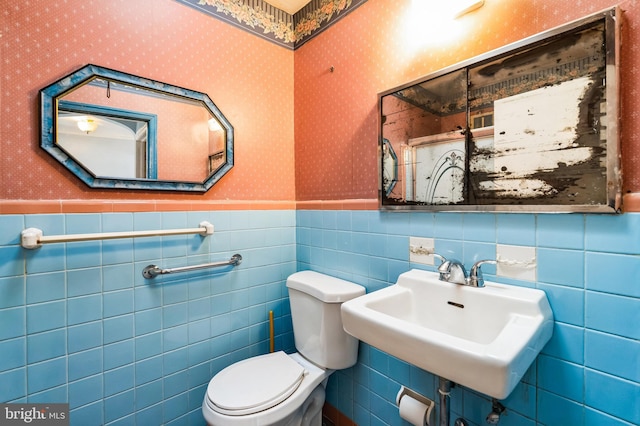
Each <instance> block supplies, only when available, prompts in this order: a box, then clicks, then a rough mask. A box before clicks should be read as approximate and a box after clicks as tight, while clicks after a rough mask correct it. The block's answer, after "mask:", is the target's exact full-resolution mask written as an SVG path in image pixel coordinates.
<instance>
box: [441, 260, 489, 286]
mask: <svg viewBox="0 0 640 426" xmlns="http://www.w3.org/2000/svg"><path fill="white" fill-rule="evenodd" d="M438 258H440V259H442V264H441V265H440V266H439V267H438V272H439V273H440V280H442V281H446V282H450V283H453V284H460V285H468V286H471V287H484V279H483V278H482V270H481V269H480V267H481V266H482V265H484V264H487V263H490V264H496V263H497V262H496V261H495V260H479V261H477V262H476V263H474V264H473V266H472V267H471V271H470V272H469V275H468V276H467V270H466V269H465V268H464V265H463V264H462V262H460V261H459V260H456V259H445V258H444V257H443V256H440V255H438Z"/></svg>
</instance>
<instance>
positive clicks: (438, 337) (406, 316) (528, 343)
mask: <svg viewBox="0 0 640 426" xmlns="http://www.w3.org/2000/svg"><path fill="white" fill-rule="evenodd" d="M342 322H343V325H344V329H345V330H346V331H347V333H349V334H351V335H352V336H354V337H357V338H358V339H360V340H362V341H363V342H366V343H368V344H370V345H372V346H374V347H376V348H378V349H380V350H382V351H385V352H387V353H389V354H391V355H393V356H395V357H397V358H399V359H401V360H404V361H406V362H408V363H410V364H413V365H415V366H417V367H420V368H422V369H424V370H426V371H429V372H431V373H433V374H435V375H438V376H440V377H442V378H445V379H447V380H450V381H452V382H455V383H458V384H460V385H462V386H466V387H468V388H470V389H473V390H476V391H478V392H481V393H483V394H486V395H489V396H491V397H494V398H497V399H504V398H506V397H507V396H508V395H509V394H510V393H511V391H512V390H513V388H514V387H515V386H516V385H517V384H518V382H519V381H520V379H522V376H523V374H524V373H525V372H526V371H527V369H528V368H529V366H530V365H531V363H532V362H533V361H534V360H535V358H536V356H537V355H538V353H540V350H542V348H543V347H544V345H545V344H546V343H547V342H548V341H549V339H550V338H551V335H552V333H553V313H552V312H551V307H550V306H549V302H548V300H547V296H546V294H545V293H544V292H543V291H542V290H537V289H531V288H523V287H517V286H512V285H503V284H498V283H492V282H488V281H485V286H484V287H480V288H479V287H470V286H463V285H458V284H452V283H448V282H444V281H440V279H439V274H438V273H435V272H429V271H421V270H411V271H409V272H406V273H404V274H402V275H400V277H399V278H398V282H397V283H396V284H395V285H392V286H389V287H387V288H384V289H382V290H378V291H375V292H372V293H369V294H366V295H364V296H361V297H357V298H355V299H352V300H350V301H348V302H345V303H343V304H342Z"/></svg>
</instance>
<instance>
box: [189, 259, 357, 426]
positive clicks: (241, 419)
mask: <svg viewBox="0 0 640 426" xmlns="http://www.w3.org/2000/svg"><path fill="white" fill-rule="evenodd" d="M287 288H288V290H289V300H290V303H291V320H292V323H293V334H294V341H295V346H296V349H297V350H298V352H296V353H293V354H286V353H285V352H282V351H280V352H274V353H270V354H265V355H259V356H255V357H252V358H248V359H245V360H242V361H239V362H236V363H235V364H232V365H230V366H228V367H226V368H224V369H223V370H222V371H220V372H219V373H218V374H216V375H215V376H214V377H213V378H212V379H211V381H210V382H209V386H208V387H207V392H206V394H205V397H204V401H203V403H202V413H203V415H204V418H205V420H206V421H207V424H209V425H212V426H261V425H278V426H321V425H322V406H323V405H324V399H325V387H326V384H327V381H328V379H329V376H330V375H331V373H333V371H335V370H336V369H343V368H348V367H351V366H352V365H354V364H355V363H356V360H357V355H358V340H357V339H355V338H354V337H352V336H350V335H349V334H347V333H346V332H345V331H344V328H343V327H342V319H341V315H340V305H341V304H342V303H343V302H346V301H347V300H351V299H353V298H354V297H358V296H361V295H363V294H365V289H364V287H362V286H359V285H357V284H354V283H351V282H349V281H344V280H341V279H338V278H334V277H330V276H328V275H324V274H320V273H317V272H312V271H303V272H296V273H295V274H292V275H291V276H290V277H289V278H288V279H287Z"/></svg>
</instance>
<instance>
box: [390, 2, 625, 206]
mask: <svg viewBox="0 0 640 426" xmlns="http://www.w3.org/2000/svg"><path fill="white" fill-rule="evenodd" d="M620 20H621V11H620V10H619V9H618V8H613V9H608V10H605V11H603V12H599V13H597V14H594V15H591V16H588V17H586V18H583V19H579V20H577V21H574V22H571V23H569V24H566V25H563V26H560V27H557V28H554V29H552V30H549V31H545V32H544V33H540V34H537V35H534V36H532V37H529V38H526V39H524V40H521V41H519V42H516V43H513V44H510V45H507V46H505V47H503V48H500V49H496V50H494V51H491V52H488V53H486V54H484V55H481V56H478V57H476V58H472V59H470V60H467V61H464V62H462V63H459V64H456V65H453V66H450V67H448V68H446V69H443V70H440V71H438V72H435V73H433V74H430V75H428V76H426V77H424V78H421V79H418V80H416V81H413V82H410V83H407V84H404V85H402V86H400V87H396V88H393V89H391V90H387V91H385V92H383V93H380V94H379V95H378V113H379V114H378V116H379V128H378V130H379V149H378V152H379V162H378V166H379V176H380V178H379V182H380V183H379V191H378V193H379V197H378V199H379V207H380V209H382V210H390V211H396V210H398V211H403V210H430V211H505V212H549V213H562V212H597V213H618V212H620V209H621V199H622V197H621V187H622V185H621V170H620V158H619V155H620V154H619V152H620V149H619V129H618V120H619V89H618V84H619V83H618V82H619V59H620V55H619V51H620V25H621V22H620ZM594 29H595V30H594ZM589 31H601V33H602V43H601V47H596V49H601V51H602V54H603V56H604V58H603V60H602V63H600V64H599V67H600V68H598V72H597V73H594V74H593V75H590V76H589V77H590V78H592V79H593V81H595V80H596V79H597V78H600V76H602V84H600V83H598V84H599V85H598V89H599V90H600V93H599V96H600V98H598V100H597V105H598V107H597V108H600V109H602V111H603V113H602V115H603V116H606V117H604V118H606V121H605V120H604V119H603V120H602V123H600V122H598V118H597V117H596V118H593V121H594V123H597V124H594V125H593V131H591V130H589V133H591V134H590V135H589V136H588V137H589V138H591V142H587V144H588V146H589V148H592V147H594V146H595V145H597V144H599V145H598V146H595V148H593V149H592V152H594V151H598V155H597V156H596V155H593V156H592V158H589V159H588V160H586V161H584V162H585V163H586V162H590V163H591V166H589V167H590V168H591V169H595V172H593V171H591V170H590V173H591V172H593V173H594V175H598V174H600V175H598V176H597V179H594V180H593V182H591V181H589V182H588V183H585V182H582V181H580V183H579V185H575V184H574V187H572V188H570V190H566V187H565V188H564V189H565V190H566V193H567V194H568V195H566V196H565V194H564V193H561V195H562V196H563V197H564V198H562V199H560V197H559V196H556V198H554V197H553V196H545V193H544V192H543V191H539V192H538V193H537V194H535V195H531V196H528V195H522V194H519V195H518V196H517V197H512V198H509V196H507V197H506V198H504V199H500V197H496V196H495V193H493V194H491V193H490V191H487V190H486V189H483V188H486V186H485V187H481V186H480V185H479V184H478V183H479V181H481V180H483V179H484V180H485V182H484V183H486V182H488V185H493V182H492V181H490V180H489V179H494V178H495V179H496V181H497V182H499V179H500V176H498V175H499V172H498V173H482V176H480V175H481V173H480V172H479V170H481V167H479V166H478V163H479V162H480V161H479V160H478V158H480V157H482V156H486V155H489V156H491V155H495V157H489V158H490V160H489V161H491V162H493V161H494V160H495V158H497V157H498V154H494V153H496V152H497V151H498V150H497V148H496V146H498V145H497V142H496V143H493V142H491V144H489V145H483V142H482V141H481V140H482V138H483V137H486V136H487V135H488V134H490V135H491V138H493V137H495V136H496V135H497V132H499V130H498V127H497V124H495V127H494V122H493V118H494V115H493V112H494V111H493V110H494V108H495V107H494V105H493V102H491V108H490V109H491V114H489V115H483V111H482V108H479V107H478V102H476V101H477V99H478V97H479V96H481V95H479V92H478V91H474V89H477V87H475V86H474V84H475V83H477V80H479V78H477V77H478V76H479V75H480V74H481V73H482V71H484V70H485V69H489V68H491V67H494V66H497V65H496V64H501V63H502V61H504V62H507V61H509V60H510V59H515V60H516V61H517V62H522V59H523V58H525V59H531V58H530V57H529V58H527V55H529V56H531V54H530V52H540V51H541V49H539V48H541V47H543V46H544V48H547V49H548V48H549V46H551V49H554V52H556V51H562V50H563V49H562V48H559V49H556V47H555V45H556V44H559V45H561V46H562V45H563V40H569V39H572V38H576V37H580V34H582V33H585V32H589ZM570 59H572V60H573V59H575V58H573V57H571V58H570ZM532 69H533V68H532ZM474 78H475V80H474ZM509 78H511V77H509ZM525 78H526V77H525ZM573 78H574V77H570V78H568V81H572V79H573ZM496 83H499V84H501V83H500V81H496ZM499 84H492V85H493V87H498V86H499ZM594 85H596V84H591V83H589V84H588V85H587V87H588V88H589V90H591V86H594ZM553 86H554V83H553V82H549V83H546V84H545V85H544V87H545V88H546V87H553ZM527 90H532V92H533V89H527ZM459 91H461V93H462V96H460V97H458V98H455V99H457V101H455V102H451V101H450V100H451V99H454V97H453V96H450V98H447V99H445V100H442V99H441V97H440V95H441V94H442V93H445V92H447V93H451V92H459ZM464 92H466V94H465V93H464ZM532 92H529V93H532ZM585 93H587V90H586V89H585ZM420 96H427V97H429V99H423V100H421V99H419V97H420ZM505 96H510V94H508V95H500V100H501V101H503V100H510V98H508V97H505ZM538 97H540V96H539V95H538ZM408 98H413V99H408ZM513 98H514V99H515V98H516V96H514V97H513ZM579 99H580V100H581V99H582V98H579ZM384 102H387V104H386V105H390V104H389V102H392V103H395V105H394V106H392V107H386V108H387V111H395V110H394V108H398V109H397V110H401V109H403V108H405V107H404V106H403V105H409V104H411V103H413V104H414V105H417V104H418V103H420V104H421V105H420V107H421V108H423V110H427V112H426V113H423V114H422V115H421V117H417V116H411V117H408V116H406V115H403V116H401V117H402V118H401V119H398V117H396V116H388V115H387V113H385V108H383V104H384ZM403 102H406V104H403ZM496 104H497V103H496ZM595 104H596V103H595V102H593V103H592V104H591V106H590V107H591V108H592V109H596V107H594V106H593V105H595ZM425 105H427V107H426V108H425ZM474 106H475V110H472V108H474ZM580 107H581V106H580ZM406 108H407V109H408V108H412V106H407V107H406ZM501 108H504V106H502V105H501ZM576 108H579V106H576ZM429 109H431V110H433V111H440V112H441V115H439V116H438V117H439V118H438V120H439V121H440V122H439V123H437V124H436V125H434V124H433V123H432V122H433V121H434V120H433V119H431V121H432V122H430V123H427V124H425V123H424V122H420V120H421V119H422V118H423V117H426V116H430V115H431V113H430V112H429V111H428V110H429ZM442 111H445V113H442ZM454 113H455V114H458V115H456V116H455V120H454V119H453V116H454ZM447 114H448V115H447ZM580 114H582V115H584V114H583V113H582V112H581V113H580ZM414 115H415V114H414ZM582 115H579V117H580V118H581V117H582ZM592 115H593V114H591V112H590V113H589V119H590V120H591V119H592V117H591V116H592ZM398 116H400V114H398ZM459 116H462V117H463V118H462V119H461V120H460V119H459V118H458V117H459ZM443 117H444V118H443ZM515 118H516V119H515V120H512V122H518V121H520V117H515ZM438 120H436V121H438ZM458 121H461V122H460V123H458ZM502 121H503V122H504V121H505V120H504V118H503V119H502ZM522 121H524V118H523V120H522ZM401 122H406V123H407V124H403V123H401ZM579 124H580V123H579ZM589 125H591V124H590V123H589ZM394 126H395V127H394ZM434 126H435V128H436V130H435V131H434V130H433V129H432V128H433V127H434ZM417 127H420V128H421V130H420V131H421V132H423V133H420V136H421V137H415V136H410V135H411V134H412V132H413V133H414V134H415V133H416V128H417ZM479 127H481V128H479ZM424 128H429V130H428V131H426V133H425V132H424V130H423V129H424ZM596 128H597V129H596ZM385 130H386V133H385ZM494 130H495V132H496V135H494ZM500 130H502V129H500ZM521 131H525V132H526V131H528V129H527V128H524V129H523V130H521ZM500 134H503V132H501V133H500ZM600 134H602V136H599V135H600ZM389 135H395V136H394V137H395V138H396V139H398V140H401V141H402V143H403V144H404V146H403V148H405V153H406V155H407V157H406V158H405V157H404V154H405V153H402V152H399V150H396V154H397V156H398V159H399V162H400V163H401V167H404V170H405V174H404V179H406V180H407V182H410V183H409V184H407V187H406V188H404V189H402V188H400V189H396V192H398V191H404V192H402V193H400V195H399V194H395V195H394V194H391V193H390V191H389V186H388V185H385V170H384V165H385V162H384V153H385V152H386V150H388V149H389V140H388V139H389ZM412 137H413V138H415V139H411V138H412ZM579 137H580V136H579ZM554 138H555V135H554ZM598 139H602V141H604V142H600V141H598ZM491 140H493V139H491ZM594 140H595V142H594ZM576 141H578V139H576ZM545 142H547V141H545ZM548 142H551V141H548ZM580 143H582V142H581V141H580ZM427 144H432V145H429V147H430V150H431V151H432V153H430V154H429V155H431V156H432V158H433V160H432V159H430V160H429V161H432V162H430V163H429V165H430V167H433V168H434V169H440V170H444V169H447V170H450V172H447V173H456V175H455V176H454V177H453V178H451V179H453V182H454V185H452V187H453V186H456V191H459V192H460V193H461V194H463V195H460V194H456V195H455V196H453V197H452V198H450V199H449V200H446V201H444V202H438V200H437V194H436V195H433V194H431V195H429V197H435V201H433V200H434V198H428V197H422V196H421V197H422V198H421V199H419V197H416V196H415V194H411V191H412V189H411V185H413V188H416V186H415V181H416V179H426V181H425V182H428V183H427V184H424V183H423V184H421V185H422V186H421V190H425V191H427V192H429V191H431V189H429V185H430V184H431V183H432V181H433V179H434V176H432V175H430V174H429V173H424V172H423V173H422V174H421V173H420V171H419V166H418V164H423V163H424V162H426V161H424V155H425V154H421V155H422V156H423V158H422V160H421V158H419V157H418V155H417V154H415V152H416V151H417V150H416V148H415V147H416V146H425V145H427ZM573 145H579V143H574V144H573ZM436 146H440V147H441V148H433V147H436ZM407 147H408V148H407ZM412 150H413V151H412ZM445 151H446V152H445ZM542 155H544V153H542ZM421 161H422V163H421ZM511 161H513V159H512V160H511ZM528 161H531V160H529V158H527V160H526V161H520V162H519V163H520V164H522V163H525V162H528ZM438 162H440V163H441V164H439V163H438ZM454 163H455V164H454ZM496 164H497V162H496ZM594 164H595V165H594ZM559 166H563V164H559ZM559 168H560V167H558V169H559ZM497 170H500V169H497ZM502 170H506V168H505V167H503V168H502ZM518 171H519V170H518ZM544 172H545V173H548V170H545V171H544ZM571 173H572V176H569V177H567V176H565V175H563V174H562V173H561V171H560V172H559V173H558V174H557V175H554V176H551V175H547V176H545V178H551V177H553V179H555V180H556V181H560V180H570V179H574V182H575V181H576V179H578V180H579V179H580V178H579V177H578V178H576V175H579V174H580V170H579V169H577V170H573V171H571ZM387 174H388V173H387ZM432 174H433V173H432ZM489 175H491V176H492V177H489V178H488V177H487V176H489ZM503 177H504V176H503ZM456 179H457V181H456ZM401 180H403V177H399V178H398V181H399V182H398V185H396V188H399V187H402V185H405V183H404V182H400V181H401ZM550 180H551V179H550ZM411 182H413V184H411ZM499 183H500V182H499ZM499 183H498V184H499ZM494 186H495V185H494ZM578 187H579V189H580V191H585V192H589V194H588V195H587V196H585V194H584V193H581V194H579V195H576V194H574V193H577V192H578V191H576V190H575V188H578ZM552 189H553V190H554V191H556V189H555V188H552ZM527 190H529V189H528V188H527ZM413 191H414V192H416V191H415V189H414V190H413ZM512 191H514V193H515V192H516V191H517V189H513V190H512ZM525 192H526V191H525ZM469 194H470V195H469ZM554 194H555V195H557V194H558V191H556V192H555V193H554ZM574 195H575V196H574ZM443 198H446V197H443ZM558 200H560V202H559V201H558Z"/></svg>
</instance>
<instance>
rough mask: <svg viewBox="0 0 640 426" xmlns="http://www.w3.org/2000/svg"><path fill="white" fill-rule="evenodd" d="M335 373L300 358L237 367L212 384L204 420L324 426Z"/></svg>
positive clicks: (263, 359) (270, 357) (272, 357)
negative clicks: (328, 387) (328, 390)
mask: <svg viewBox="0 0 640 426" xmlns="http://www.w3.org/2000/svg"><path fill="white" fill-rule="evenodd" d="M332 372H333V370H325V369H322V368H320V367H318V366H316V365H314V364H313V363H311V362H309V361H307V360H306V359H304V357H303V356H302V355H300V354H299V353H294V354H290V355H287V354H285V353H284V352H274V353H271V354H267V355H260V356H257V357H253V358H249V359H246V360H244V361H240V362H237V363H235V364H232V365H230V366H229V367H227V368H225V369H224V370H222V371H220V373H218V374H217V375H216V376H215V377H214V378H213V379H212V380H211V381H210V382H209V386H208V387H207V393H206V396H205V400H204V404H203V414H204V417H205V420H206V421H207V424H210V425H230V426H231V425H233V426H249V425H254V426H257V425H272V424H278V425H283V426H284V425H310V426H315V425H317V426H320V425H321V424H322V406H323V404H324V397H325V385H326V382H327V379H328V378H329V375H330V374H331V373H332Z"/></svg>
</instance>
